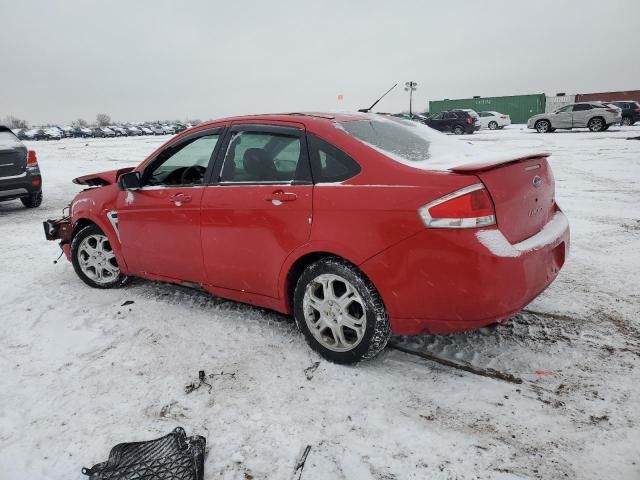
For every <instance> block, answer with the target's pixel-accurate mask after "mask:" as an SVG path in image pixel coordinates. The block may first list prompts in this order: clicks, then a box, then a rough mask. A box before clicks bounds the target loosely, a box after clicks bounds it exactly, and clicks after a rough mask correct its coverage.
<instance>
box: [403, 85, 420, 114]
mask: <svg viewBox="0 0 640 480" xmlns="http://www.w3.org/2000/svg"><path fill="white" fill-rule="evenodd" d="M417 87H418V83H417V82H405V84H404V91H405V92H409V116H412V115H413V92H415V90H416V88H417Z"/></svg>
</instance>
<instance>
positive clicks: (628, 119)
mask: <svg viewBox="0 0 640 480" xmlns="http://www.w3.org/2000/svg"><path fill="white" fill-rule="evenodd" d="M622 125H624V126H625V127H630V126H631V125H633V118H631V117H622Z"/></svg>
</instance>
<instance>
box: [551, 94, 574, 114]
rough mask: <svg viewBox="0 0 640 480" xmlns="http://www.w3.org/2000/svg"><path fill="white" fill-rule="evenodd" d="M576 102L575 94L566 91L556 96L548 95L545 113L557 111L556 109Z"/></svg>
mask: <svg viewBox="0 0 640 480" xmlns="http://www.w3.org/2000/svg"><path fill="white" fill-rule="evenodd" d="M575 102H576V96H575V95H566V94H564V93H557V94H556V96H555V97H550V96H547V100H546V104H545V108H544V111H545V113H549V112H555V111H556V110H558V109H560V108H562V107H564V106H565V105H569V104H570V103H575Z"/></svg>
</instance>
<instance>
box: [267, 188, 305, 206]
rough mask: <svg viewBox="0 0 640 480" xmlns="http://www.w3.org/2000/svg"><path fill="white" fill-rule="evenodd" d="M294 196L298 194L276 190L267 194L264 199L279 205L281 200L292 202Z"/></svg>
mask: <svg viewBox="0 0 640 480" xmlns="http://www.w3.org/2000/svg"><path fill="white" fill-rule="evenodd" d="M296 198H298V196H297V195H296V194H295V193H291V192H284V191H282V190H276V191H275V192H272V193H270V194H269V195H267V196H266V197H265V198H264V199H265V200H266V201H267V202H271V203H273V204H274V205H281V204H282V202H293V201H294V200H295V199H296Z"/></svg>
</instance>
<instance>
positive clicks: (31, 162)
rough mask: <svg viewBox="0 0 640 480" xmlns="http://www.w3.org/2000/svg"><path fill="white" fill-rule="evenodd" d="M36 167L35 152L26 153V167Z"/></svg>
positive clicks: (36, 157) (36, 158)
mask: <svg viewBox="0 0 640 480" xmlns="http://www.w3.org/2000/svg"><path fill="white" fill-rule="evenodd" d="M36 165H38V156H37V155H36V151H35V150H28V151H27V167H34V166H36Z"/></svg>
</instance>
